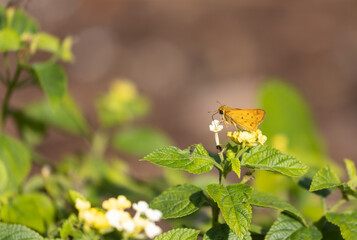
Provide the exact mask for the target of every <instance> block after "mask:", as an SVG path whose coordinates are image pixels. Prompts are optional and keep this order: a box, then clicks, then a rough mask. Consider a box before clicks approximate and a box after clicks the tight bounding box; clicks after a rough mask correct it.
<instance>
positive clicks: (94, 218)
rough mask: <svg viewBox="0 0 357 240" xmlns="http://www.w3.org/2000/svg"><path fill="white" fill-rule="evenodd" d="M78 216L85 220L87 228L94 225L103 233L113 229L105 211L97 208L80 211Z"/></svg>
mask: <svg viewBox="0 0 357 240" xmlns="http://www.w3.org/2000/svg"><path fill="white" fill-rule="evenodd" d="M78 216H79V219H80V220H82V221H83V222H84V226H85V229H90V228H91V227H93V228H96V229H97V230H99V232H101V233H105V232H108V231H110V230H111V226H110V224H109V221H108V219H107V218H106V217H105V213H104V212H101V211H99V210H98V209H96V208H91V209H88V210H83V211H80V212H79V215H78Z"/></svg>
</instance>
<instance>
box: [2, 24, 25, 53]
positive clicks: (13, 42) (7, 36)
mask: <svg viewBox="0 0 357 240" xmlns="http://www.w3.org/2000/svg"><path fill="white" fill-rule="evenodd" d="M20 47H21V41H20V37H19V35H18V34H17V33H16V32H15V31H14V30H12V29H3V30H1V31H0V51H1V52H7V51H16V50H19V49H20Z"/></svg>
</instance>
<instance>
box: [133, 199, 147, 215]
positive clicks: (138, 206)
mask: <svg viewBox="0 0 357 240" xmlns="http://www.w3.org/2000/svg"><path fill="white" fill-rule="evenodd" d="M148 207H149V205H148V203H147V202H145V201H139V202H138V203H134V204H133V208H134V209H135V210H136V211H137V212H138V213H145V212H146V210H147V209H148Z"/></svg>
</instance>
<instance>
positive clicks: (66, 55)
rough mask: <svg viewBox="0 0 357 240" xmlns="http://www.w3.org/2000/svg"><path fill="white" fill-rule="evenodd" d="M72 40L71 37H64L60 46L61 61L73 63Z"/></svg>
mask: <svg viewBox="0 0 357 240" xmlns="http://www.w3.org/2000/svg"><path fill="white" fill-rule="evenodd" d="M72 45H73V39H72V38H71V37H66V38H65V39H64V40H63V42H62V45H61V51H60V57H61V59H62V61H65V62H73V61H74V56H73V53H72Z"/></svg>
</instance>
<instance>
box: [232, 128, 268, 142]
mask: <svg viewBox="0 0 357 240" xmlns="http://www.w3.org/2000/svg"><path fill="white" fill-rule="evenodd" d="M227 136H228V137H229V138H230V139H231V140H232V141H233V142H235V143H237V144H242V145H244V146H246V145H247V146H256V145H258V144H261V145H263V144H264V143H265V141H266V140H267V137H266V136H265V135H263V134H262V131H260V130H259V129H257V130H256V131H254V132H250V131H246V130H240V129H239V130H237V131H235V132H233V133H232V132H228V133H227Z"/></svg>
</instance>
